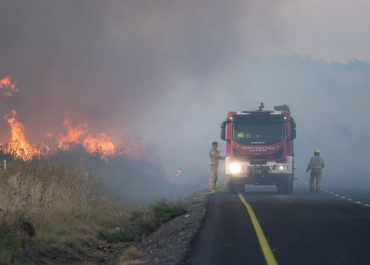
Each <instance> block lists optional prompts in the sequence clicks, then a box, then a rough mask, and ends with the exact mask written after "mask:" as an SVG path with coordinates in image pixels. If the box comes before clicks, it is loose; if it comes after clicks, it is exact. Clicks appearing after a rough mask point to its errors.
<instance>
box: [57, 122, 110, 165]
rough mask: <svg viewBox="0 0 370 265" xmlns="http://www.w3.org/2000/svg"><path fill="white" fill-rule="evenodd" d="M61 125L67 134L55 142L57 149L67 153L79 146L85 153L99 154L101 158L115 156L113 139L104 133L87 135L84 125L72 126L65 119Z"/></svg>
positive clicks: (86, 128)
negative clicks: (74, 146) (72, 147)
mask: <svg viewBox="0 0 370 265" xmlns="http://www.w3.org/2000/svg"><path fill="white" fill-rule="evenodd" d="M63 125H64V128H65V129H66V130H67V134H66V135H61V136H59V138H58V141H57V146H58V148H59V149H61V150H64V151H67V150H69V149H70V148H71V146H73V145H81V146H83V147H84V148H85V150H86V151H87V152H89V153H97V154H100V155H101V156H102V157H103V158H108V157H110V156H113V155H116V154H117V147H116V145H115V144H114V142H113V139H112V138H111V137H109V136H108V135H106V134H104V133H102V134H100V135H98V136H93V135H91V134H89V133H88V126H87V124H86V123H82V124H78V125H72V123H71V121H70V120H69V119H65V120H64V122H63Z"/></svg>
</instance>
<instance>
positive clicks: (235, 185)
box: [227, 180, 245, 193]
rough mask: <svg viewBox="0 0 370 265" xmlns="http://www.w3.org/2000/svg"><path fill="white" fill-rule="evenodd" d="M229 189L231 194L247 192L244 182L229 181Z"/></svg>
mask: <svg viewBox="0 0 370 265" xmlns="http://www.w3.org/2000/svg"><path fill="white" fill-rule="evenodd" d="M227 188H228V190H229V192H230V193H236V192H244V191H245V184H244V183H243V182H239V181H232V180H228V182H227Z"/></svg>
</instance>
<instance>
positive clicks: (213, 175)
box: [208, 142, 225, 191]
mask: <svg viewBox="0 0 370 265" xmlns="http://www.w3.org/2000/svg"><path fill="white" fill-rule="evenodd" d="M217 148H218V143H217V142H213V143H212V147H211V150H209V161H208V165H209V169H210V172H209V191H215V190H216V182H217V169H218V161H219V160H225V157H224V156H221V155H220V151H218V150H217Z"/></svg>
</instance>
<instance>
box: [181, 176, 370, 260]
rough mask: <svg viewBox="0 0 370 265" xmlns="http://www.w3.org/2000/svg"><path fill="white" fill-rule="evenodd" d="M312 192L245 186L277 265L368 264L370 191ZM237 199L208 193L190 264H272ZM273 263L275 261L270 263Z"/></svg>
mask: <svg viewBox="0 0 370 265" xmlns="http://www.w3.org/2000/svg"><path fill="white" fill-rule="evenodd" d="M324 189H325V190H323V191H322V192H321V193H320V194H311V193H309V192H308V184H306V183H304V182H303V181H302V180H298V181H295V191H294V193H293V194H290V195H280V194H277V193H276V190H275V188H274V187H256V186H247V191H246V192H245V193H244V194H242V196H243V197H244V198H245V199H246V201H247V202H248V203H249V204H250V205H251V207H252V208H253V210H254V213H255V215H256V217H257V219H258V223H259V225H260V227H261V228H262V230H263V233H264V235H265V237H266V238H267V241H268V245H269V249H270V250H271V251H272V253H273V256H274V258H275V260H276V263H277V264H279V265H306V264H307V265H361V264H364V265H365V264H366V265H369V264H370V191H369V193H368V194H367V193H366V192H364V191H362V192H359V191H357V190H339V191H336V190H329V189H326V188H325V187H324ZM259 242H260V241H259V237H258V236H257V233H256V230H255V227H254V226H253V224H252V221H251V217H250V215H249V214H248V212H247V210H246V207H245V205H244V204H243V203H242V202H241V199H240V197H239V196H238V195H230V194H228V193H227V192H217V193H215V194H212V195H209V205H208V211H207V216H206V218H205V220H204V223H203V225H202V228H201V230H200V232H199V234H198V236H197V238H196V239H195V241H194V242H193V246H192V247H193V249H192V251H191V253H190V257H188V259H187V261H186V262H185V263H184V264H186V265H207V264H212V265H218V264H220V265H221V264H222V265H239V264H243V265H260V264H269V262H268V261H267V260H266V258H265V255H264V254H263V252H262V248H261V244H260V243H259ZM270 264H272V263H270Z"/></svg>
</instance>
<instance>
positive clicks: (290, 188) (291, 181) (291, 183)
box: [289, 175, 294, 193]
mask: <svg viewBox="0 0 370 265" xmlns="http://www.w3.org/2000/svg"><path fill="white" fill-rule="evenodd" d="M293 182H294V175H289V193H292V192H293V190H294V185H293Z"/></svg>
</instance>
